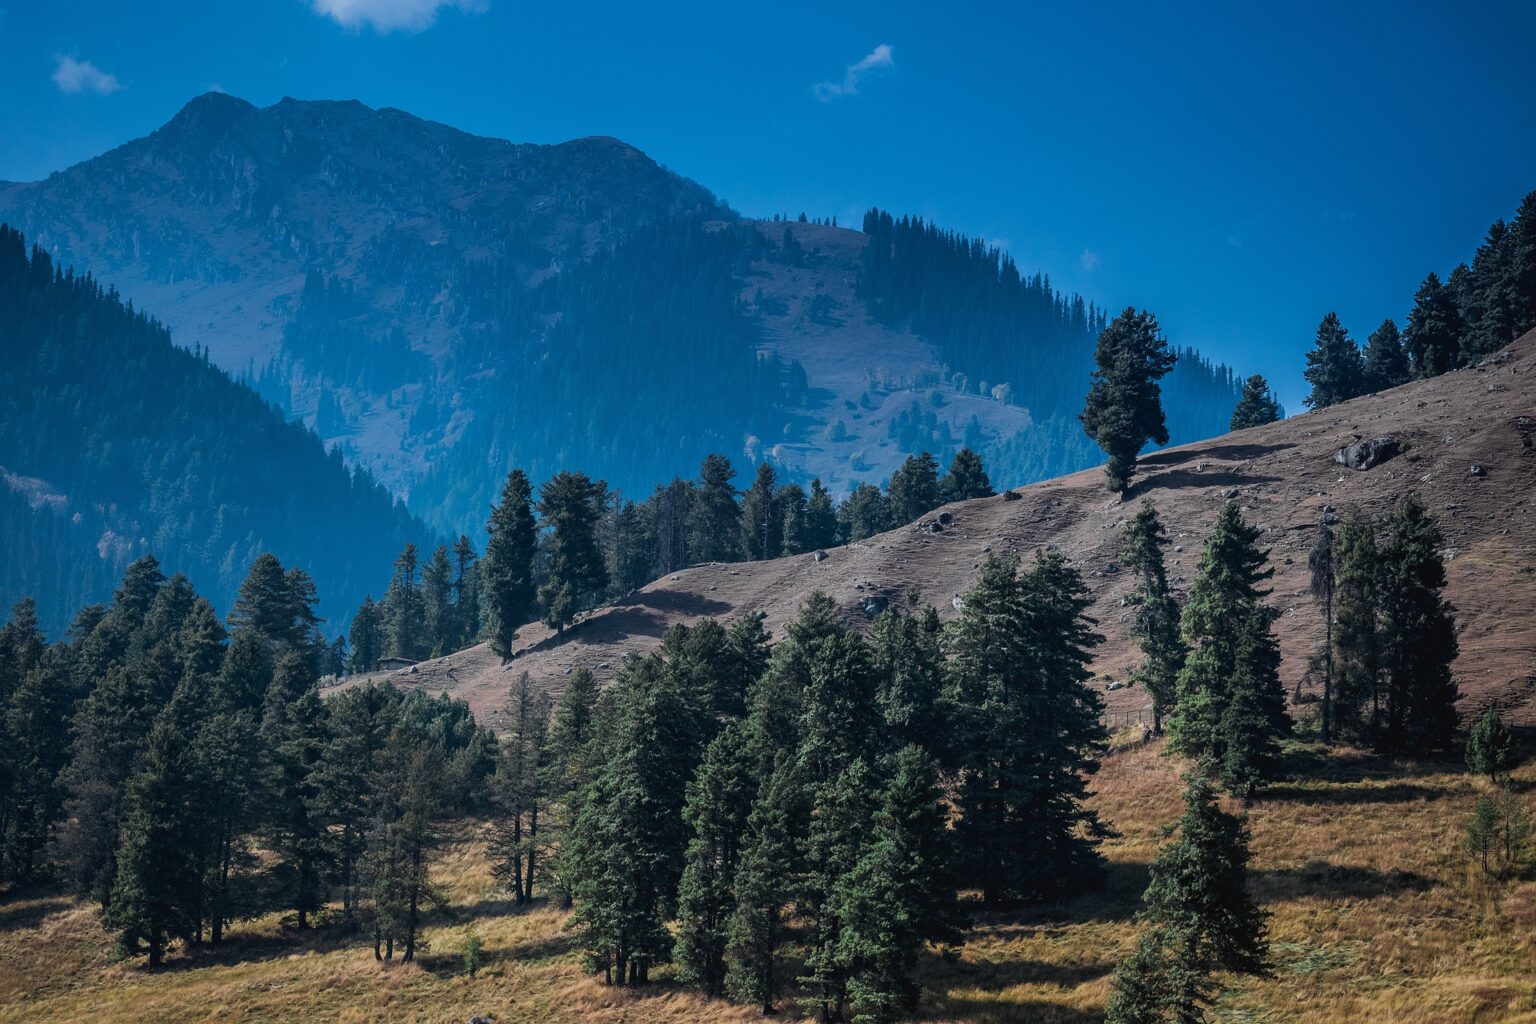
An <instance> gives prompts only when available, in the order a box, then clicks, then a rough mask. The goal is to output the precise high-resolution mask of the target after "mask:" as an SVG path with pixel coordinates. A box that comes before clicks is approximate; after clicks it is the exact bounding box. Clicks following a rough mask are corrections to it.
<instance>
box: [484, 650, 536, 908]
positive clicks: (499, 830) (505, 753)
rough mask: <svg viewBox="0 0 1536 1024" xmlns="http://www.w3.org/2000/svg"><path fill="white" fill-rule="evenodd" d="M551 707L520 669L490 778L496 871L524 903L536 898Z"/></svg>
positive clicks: (489, 836) (491, 848)
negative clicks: (493, 809) (536, 876)
mask: <svg viewBox="0 0 1536 1024" xmlns="http://www.w3.org/2000/svg"><path fill="white" fill-rule="evenodd" d="M549 710H550V708H549V701H548V699H547V698H545V697H544V696H543V695H541V694H538V693H536V692H535V691H534V689H533V681H532V680H531V679H530V678H529V676H528V673H527V672H523V673H520V674H519V675H518V677H517V681H516V682H515V683H513V684H512V692H511V693H510V694H509V695H508V698H507V720H508V725H507V729H506V731H505V732H504V733H503V734H502V736H501V737H500V743H499V745H498V751H497V756H498V760H497V765H496V776H495V778H493V779H492V780H491V786H492V791H493V793H494V794H495V803H496V810H497V817H496V819H495V820H494V821H492V822H491V825H490V827H489V829H488V830H487V839H488V844H487V845H488V846H489V853H490V856H491V861H492V864H491V874H492V875H493V876H495V878H496V880H497V881H498V882H500V883H501V884H502V885H503V886H504V887H505V888H507V889H509V890H510V891H511V892H512V895H513V897H514V898H515V899H516V900H517V902H518V903H520V904H522V903H527V902H529V901H531V900H532V899H533V883H534V873H535V869H536V868H537V866H538V853H539V814H540V812H541V811H542V810H543V809H544V803H545V795H546V791H547V787H548V785H549V782H550V778H549V763H548V762H549V742H548V737H549Z"/></svg>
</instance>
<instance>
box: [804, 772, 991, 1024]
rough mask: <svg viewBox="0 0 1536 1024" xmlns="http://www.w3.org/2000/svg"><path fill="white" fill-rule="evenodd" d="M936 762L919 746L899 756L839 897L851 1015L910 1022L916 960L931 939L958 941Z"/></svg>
mask: <svg viewBox="0 0 1536 1024" xmlns="http://www.w3.org/2000/svg"><path fill="white" fill-rule="evenodd" d="M945 813H946V812H945V805H944V799H943V794H942V792H941V790H940V788H939V774H938V766H937V765H936V764H935V763H934V761H933V759H932V758H931V757H930V756H929V755H928V754H927V753H926V752H925V751H924V750H923V749H922V748H921V747H917V746H907V747H904V748H902V750H901V751H900V752H899V753H898V754H897V755H896V759H895V767H894V774H893V775H892V777H891V781H890V785H889V786H887V787H886V790H885V792H884V794H883V795H882V798H881V802H880V808H879V810H878V811H876V813H875V818H874V827H873V829H872V830H871V832H870V835H869V841H868V846H867V849H866V850H865V852H864V854H863V855H862V856H861V857H860V858H859V861H858V863H857V864H856V865H855V866H854V868H853V870H852V871H850V872H848V873H847V874H846V875H844V876H843V877H842V878H841V879H839V881H838V884H837V888H836V890H835V892H834V895H833V902H834V904H835V905H836V911H837V916H838V918H839V919H840V920H841V921H842V930H841V931H840V932H839V934H838V940H837V959H838V961H839V962H840V965H841V967H842V969H843V971H844V972H845V973H846V974H847V976H848V1005H849V1009H850V1010H852V1011H853V1020H855V1021H860V1022H869V1024H886V1022H890V1021H895V1020H900V1019H904V1018H905V1017H907V1016H908V1015H910V1014H911V1013H912V1011H913V1010H915V1009H916V1008H917V1001H918V995H919V991H920V990H919V985H918V980H917V962H918V957H919V955H920V954H921V953H922V950H923V948H924V947H925V946H927V945H928V944H930V943H933V944H939V945H944V946H952V945H955V944H956V943H958V942H959V941H960V934H961V932H960V928H961V917H960V913H959V910H958V907H957V905H956V902H955V892H956V889H957V884H956V883H957V878H956V875H955V872H954V867H955V856H954V850H953V849H952V847H951V840H950V834H949V829H948V827H947V824H946V821H945Z"/></svg>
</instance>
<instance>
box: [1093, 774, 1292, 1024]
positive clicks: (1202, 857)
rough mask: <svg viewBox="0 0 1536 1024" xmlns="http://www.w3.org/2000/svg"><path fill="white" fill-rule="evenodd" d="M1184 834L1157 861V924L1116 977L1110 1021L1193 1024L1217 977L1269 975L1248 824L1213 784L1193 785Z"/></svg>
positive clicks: (1182, 822)
mask: <svg viewBox="0 0 1536 1024" xmlns="http://www.w3.org/2000/svg"><path fill="white" fill-rule="evenodd" d="M1186 783H1187V788H1186V789H1185V792H1184V813H1183V815H1182V816H1181V817H1180V818H1179V821H1178V830H1179V838H1178V839H1177V840H1176V841H1174V842H1172V843H1170V844H1169V845H1167V846H1165V847H1164V848H1163V849H1162V850H1161V851H1159V852H1158V855H1157V857H1156V858H1155V859H1154V860H1153V862H1152V879H1151V882H1150V883H1149V884H1148V886H1147V891H1146V895H1145V897H1144V899H1145V901H1146V908H1145V910H1144V911H1143V912H1142V915H1141V916H1142V919H1143V920H1145V921H1147V922H1148V923H1149V924H1150V925H1151V928H1150V930H1149V932H1148V933H1147V934H1146V935H1145V936H1143V938H1142V941H1141V944H1140V946H1138V949H1137V952H1136V954H1135V955H1134V956H1133V957H1131V959H1130V960H1128V961H1126V962H1125V963H1124V964H1123V965H1122V967H1121V968H1120V969H1118V970H1117V971H1116V972H1115V978H1114V981H1113V982H1112V985H1111V995H1110V1002H1109V1014H1108V1017H1107V1021H1108V1022H1109V1024H1132V1022H1142V1021H1167V1020H1172V1021H1178V1022H1186V1021H1189V1022H1193V1021H1199V1020H1201V1019H1203V1018H1202V1014H1201V1011H1200V1007H1201V1004H1208V1003H1209V1001H1210V999H1211V996H1212V985H1211V980H1210V975H1211V974H1212V973H1213V972H1215V971H1218V970H1220V971H1232V972H1235V973H1239V974H1250V975H1256V976H1260V977H1263V976H1266V975H1267V974H1268V973H1269V964H1268V943H1267V941H1266V937H1265V933H1266V931H1267V928H1266V924H1265V921H1266V918H1267V917H1268V915H1267V914H1266V913H1265V912H1264V911H1263V910H1261V909H1260V908H1259V907H1258V906H1257V905H1255V903H1254V902H1253V899H1252V897H1250V896H1249V895H1248V892H1247V875H1248V859H1249V833H1248V826H1247V822H1246V821H1245V820H1244V819H1242V818H1238V817H1234V816H1233V815H1230V814H1228V813H1226V812H1225V811H1223V810H1222V809H1221V808H1220V807H1219V806H1217V804H1216V797H1215V793H1214V791H1213V789H1212V787H1211V784H1210V782H1208V781H1207V780H1206V779H1204V778H1202V777H1199V776H1194V775H1191V776H1189V777H1187V779H1186Z"/></svg>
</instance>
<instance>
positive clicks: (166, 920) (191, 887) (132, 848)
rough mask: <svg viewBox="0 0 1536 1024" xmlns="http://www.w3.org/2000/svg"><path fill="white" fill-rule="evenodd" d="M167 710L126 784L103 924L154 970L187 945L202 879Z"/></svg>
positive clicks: (184, 770) (175, 733)
mask: <svg viewBox="0 0 1536 1024" xmlns="http://www.w3.org/2000/svg"><path fill="white" fill-rule="evenodd" d="M177 718H178V715H177V713H176V711H175V710H174V709H167V711H166V712H165V713H164V714H162V715H160V716H159V717H158V718H157V719H156V722H155V726H154V728H153V729H152V730H151V731H150V735H149V742H148V745H147V746H146V748H145V751H144V758H143V761H142V763H141V764H140V766H139V768H138V770H137V771H136V772H135V773H134V776H133V779H132V781H131V782H130V783H129V784H128V791H127V796H126V798H125V800H124V805H123V823H122V828H121V837H122V838H121V846H120V847H119V849H118V853H117V870H116V873H115V876H114V879H113V883H112V899H111V902H110V903H109V905H108V908H107V912H106V914H105V916H104V919H103V920H104V922H105V924H106V925H107V926H108V927H110V928H114V929H116V930H117V931H118V932H119V933H120V935H121V938H120V940H119V942H120V945H121V948H122V949H123V950H124V951H126V952H128V953H136V952H138V951H139V950H141V949H142V950H143V951H144V952H145V953H147V955H148V957H149V965H150V966H151V967H158V966H160V964H161V962H162V961H163V959H164V957H165V952H166V948H167V947H168V946H169V944H170V943H171V942H172V941H173V940H175V939H182V940H184V941H191V940H192V938H193V937H194V935H195V933H196V931H197V928H198V923H199V916H198V911H199V909H200V908H198V906H197V902H196V894H197V893H199V892H200V891H201V888H202V885H201V883H202V879H201V877H200V874H199V871H198V866H197V863H196V861H195V860H194V858H193V856H192V854H193V851H194V850H195V849H196V848H197V836H196V832H195V826H196V824H197V823H196V822H195V821H193V820H192V819H191V816H190V815H189V814H188V813H187V810H188V805H189V803H190V799H189V793H188V790H189V788H190V779H189V775H190V773H189V771H188V769H189V767H190V765H189V764H188V756H187V747H188V738H187V737H186V736H185V735H183V734H182V732H181V731H180V729H179V728H178V725H179V722H178V721H177Z"/></svg>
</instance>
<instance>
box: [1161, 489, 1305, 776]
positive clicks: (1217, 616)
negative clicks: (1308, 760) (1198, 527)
mask: <svg viewBox="0 0 1536 1024" xmlns="http://www.w3.org/2000/svg"><path fill="white" fill-rule="evenodd" d="M1258 542H1259V531H1258V530H1257V529H1255V528H1254V527H1251V526H1249V525H1248V524H1247V523H1245V522H1243V518H1242V515H1241V514H1240V513H1239V512H1238V510H1237V505H1236V504H1235V503H1233V502H1228V503H1227V504H1225V505H1223V506H1222V508H1221V511H1220V512H1218V513H1217V515H1216V523H1215V525H1214V526H1213V527H1212V529H1211V533H1210V535H1209V536H1208V537H1207V538H1206V541H1205V549H1204V551H1203V552H1202V553H1201V556H1200V571H1199V575H1198V576H1197V577H1196V579H1195V582H1194V584H1193V586H1191V587H1190V591H1189V600H1188V601H1187V602H1186V603H1185V605H1184V615H1183V622H1182V632H1183V637H1184V643H1185V645H1186V646H1187V647H1188V649H1189V655H1188V656H1187V658H1186V659H1185V662H1184V667H1183V669H1181V670H1180V672H1179V677H1178V684H1177V696H1176V699H1175V707H1174V711H1173V714H1172V716H1171V717H1170V719H1169V721H1168V732H1169V736H1170V746H1171V748H1172V749H1173V750H1175V751H1177V752H1179V753H1182V754H1184V755H1186V756H1188V757H1191V758H1193V759H1194V760H1195V761H1196V762H1198V763H1199V764H1200V765H1201V767H1202V768H1203V769H1205V770H1207V771H1213V772H1214V771H1218V770H1221V768H1222V766H1223V765H1224V764H1225V763H1226V761H1227V756H1228V747H1229V744H1230V742H1231V737H1229V736H1228V735H1227V734H1226V732H1225V731H1224V722H1223V713H1224V712H1225V711H1226V709H1227V707H1228V705H1230V704H1231V703H1232V701H1233V698H1234V697H1235V696H1237V695H1239V693H1240V692H1241V691H1246V690H1249V689H1250V687H1251V688H1252V694H1251V701H1250V706H1249V707H1248V708H1247V709H1246V710H1245V713H1246V714H1257V715H1260V716H1262V719H1263V721H1264V726H1263V728H1264V730H1265V731H1267V733H1268V734H1269V735H1271V736H1273V735H1283V734H1284V732H1285V731H1286V729H1287V722H1288V719H1286V717H1285V709H1284V701H1283V696H1282V699H1281V700H1280V701H1279V706H1278V707H1276V706H1275V699H1274V691H1275V690H1277V689H1278V687H1279V681H1278V677H1272V676H1271V674H1270V673H1269V672H1268V671H1254V672H1253V673H1252V675H1251V676H1250V677H1248V678H1244V676H1243V673H1244V659H1245V657H1246V656H1256V655H1259V654H1260V653H1261V652H1258V651H1257V650H1254V649H1251V648H1249V649H1248V650H1247V651H1246V654H1245V648H1248V647H1249V645H1250V644H1251V643H1252V642H1254V641H1255V640H1256V639H1257V638H1256V636H1255V633H1256V632H1257V631H1258V630H1259V629H1260V626H1259V624H1258V623H1256V622H1255V621H1254V616H1255V614H1256V613H1258V612H1259V610H1260V609H1261V608H1262V606H1261V604H1260V599H1261V598H1262V597H1263V596H1264V595H1265V594H1267V593H1268V591H1266V590H1264V589H1262V587H1261V584H1262V583H1263V582H1264V581H1265V580H1267V579H1269V578H1270V577H1271V576H1272V575H1274V570H1273V569H1271V568H1268V567H1267V565H1266V561H1267V553H1266V552H1265V551H1263V550H1261V549H1260V548H1259V546H1258ZM1268 629H1269V619H1268V613H1267V612H1265V613H1263V619H1262V630H1263V631H1264V632H1265V633H1266V634H1267V631H1268ZM1262 660H1263V659H1262V658H1260V661H1262ZM1254 665H1255V666H1258V665H1259V662H1255V663H1254ZM1250 667H1252V666H1250ZM1228 724H1230V723H1228ZM1245 742H1252V739H1251V738H1250V739H1249V740H1247V741H1245ZM1241 754H1242V751H1239V752H1238V754H1237V756H1241Z"/></svg>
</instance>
